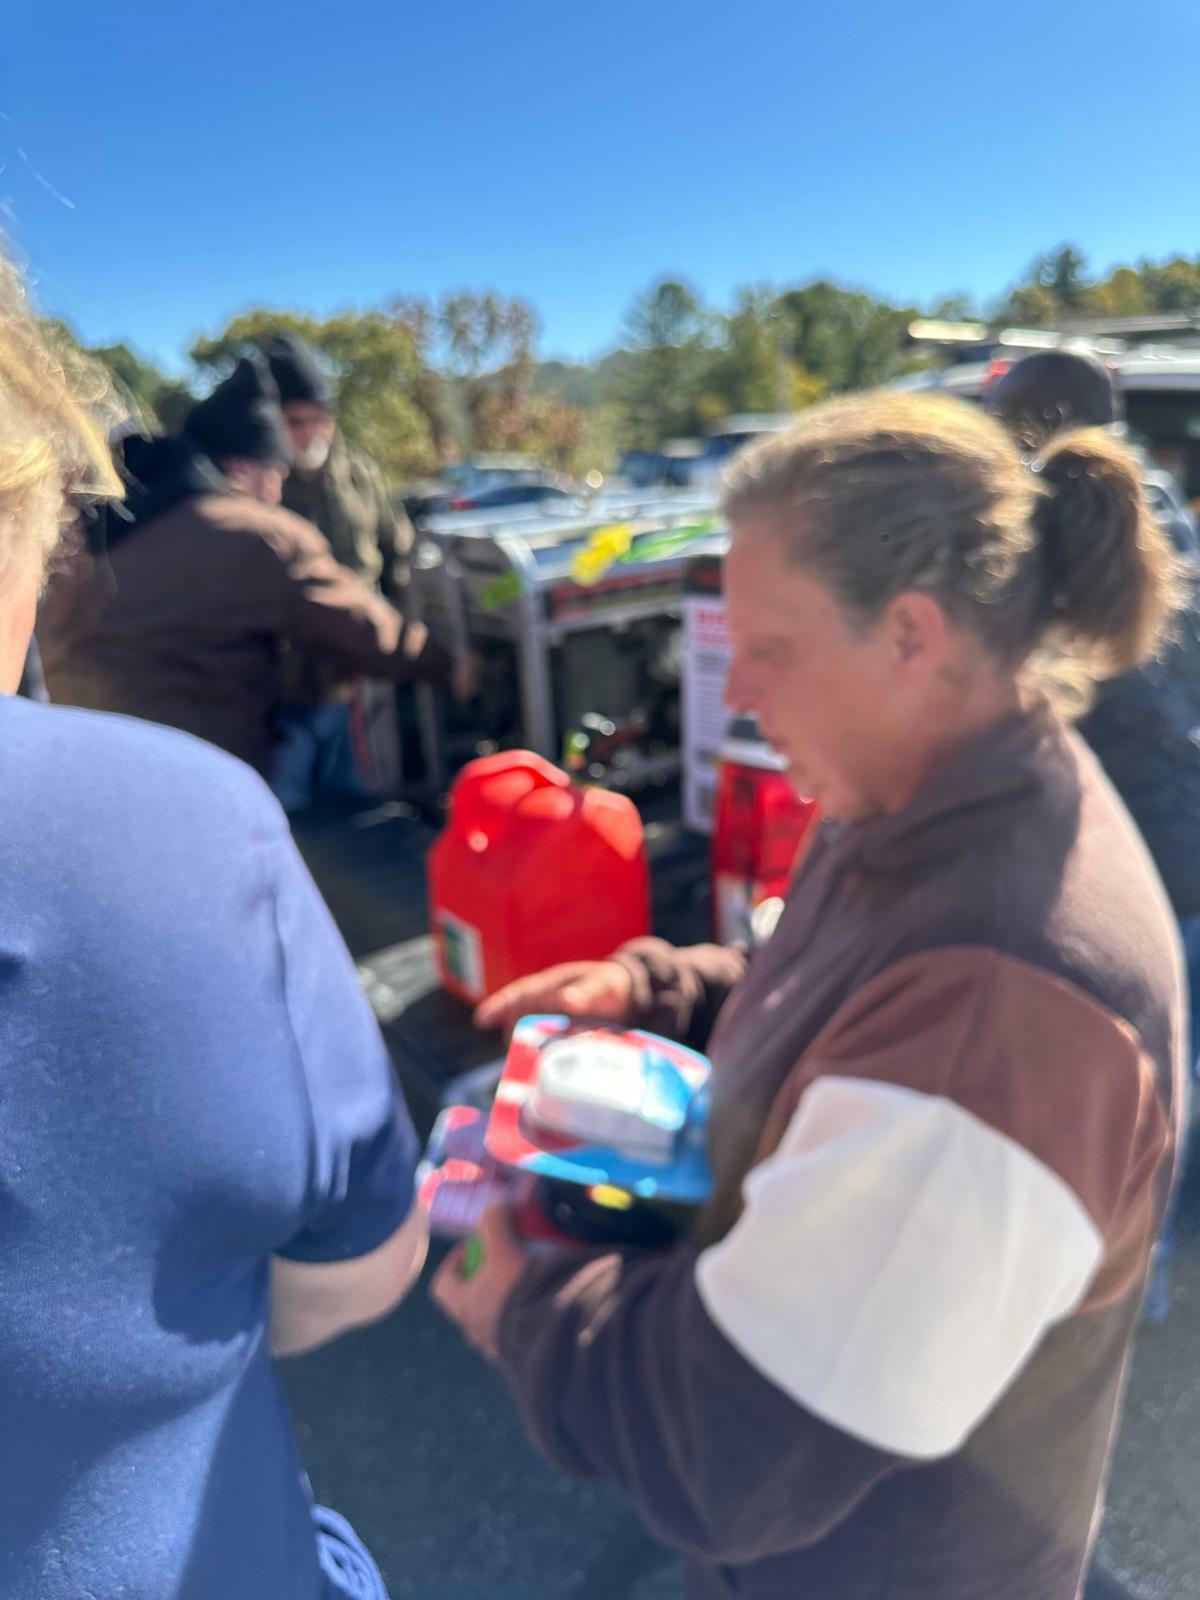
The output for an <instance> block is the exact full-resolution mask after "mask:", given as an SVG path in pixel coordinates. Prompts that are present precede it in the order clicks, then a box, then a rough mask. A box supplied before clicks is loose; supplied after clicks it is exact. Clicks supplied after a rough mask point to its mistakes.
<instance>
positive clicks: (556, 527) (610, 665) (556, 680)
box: [410, 491, 723, 790]
mask: <svg viewBox="0 0 1200 1600" xmlns="http://www.w3.org/2000/svg"><path fill="white" fill-rule="evenodd" d="M722 543H723V527H722V525H721V522H720V519H719V516H718V514H717V511H716V506H715V501H714V499H713V497H712V496H711V495H708V494H697V493H688V492H686V491H680V492H677V493H674V494H670V493H668V494H662V493H659V494H656V495H654V496H651V497H647V496H645V495H640V496H639V495H637V494H633V493H629V494H613V495H607V496H605V497H603V499H598V500H596V501H594V502H593V503H592V504H591V505H588V506H586V507H585V506H580V508H579V510H578V512H577V514H576V515H573V516H570V517H564V516H563V515H562V514H561V512H558V511H556V512H555V513H553V514H549V513H547V512H546V511H544V510H543V509H542V508H540V507H538V506H531V507H529V508H526V509H521V508H509V509H508V510H507V511H506V513H505V514H504V515H503V516H502V517H501V516H498V515H497V514H495V513H492V514H491V515H490V516H484V515H481V514H479V513H471V512H459V513H449V514H443V515H440V516H434V517H430V518H428V519H427V520H426V521H425V523H424V524H423V526H422V527H420V528H419V530H418V536H417V543H416V547H415V549H414V552H413V564H412V584H411V590H410V604H411V606H412V608H413V610H414V611H415V612H416V614H417V615H419V616H420V617H422V618H423V619H424V620H425V621H426V622H427V623H428V624H429V626H430V627H431V629H432V630H433V632H434V633H435V635H436V636H437V637H439V638H441V639H443V640H444V641H447V642H449V643H451V644H452V645H454V646H455V647H457V648H460V649H461V648H464V647H469V648H470V649H472V650H474V651H475V652H476V654H478V655H479V656H480V657H481V659H482V661H483V673H482V686H481V690H480V695H479V697H478V700H477V701H476V702H475V703H474V705H473V706H472V707H470V708H466V709H464V708H461V707H457V706H454V705H450V704H447V703H446V700H445V697H444V696H438V695H435V694H434V693H433V692H432V691H429V690H422V691H420V693H419V720H420V742H421V753H422V764H423V765H424V767H425V769H426V773H427V777H428V778H429V780H430V781H431V782H432V783H433V784H434V785H436V786H442V785H444V783H445V781H446V778H447V776H448V775H449V774H451V773H452V772H453V771H455V770H457V768H458V767H459V766H461V765H462V764H463V762H465V761H467V760H469V759H471V758H472V757H473V756H476V755H478V754H481V753H487V752H489V751H492V750H500V749H507V748H514V747H520V748H524V749H529V750H534V751H536V752H537V753H538V754H539V755H543V756H545V757H547V758H548V759H549V760H552V761H556V762H559V763H562V764H564V765H566V766H567V767H568V768H569V769H571V770H574V771H576V772H578V773H579V774H580V775H581V776H586V777H587V778H588V779H589V781H592V782H596V783H602V784H605V785H608V786H610V787H616V788H622V789H629V790H638V789H642V788H645V787H647V786H649V785H656V784H663V783H666V782H668V781H671V780H673V779H675V778H676V777H677V776H678V774H679V772H680V769H681V761H682V753H681V743H682V734H681V710H680V681H681V676H682V673H683V666H684V663H683V639H682V631H681V622H682V613H683V594H684V584H685V576H686V573H687V571H688V567H689V563H690V562H691V561H692V559H693V558H694V557H695V556H696V555H697V553H699V552H702V551H703V550H705V549H708V548H714V549H715V548H719V547H720V546H721V545H722Z"/></svg>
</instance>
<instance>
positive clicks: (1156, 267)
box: [1138, 256, 1200, 311]
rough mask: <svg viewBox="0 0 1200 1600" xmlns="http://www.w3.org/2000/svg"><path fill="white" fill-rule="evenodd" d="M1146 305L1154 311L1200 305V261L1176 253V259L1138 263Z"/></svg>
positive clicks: (1179, 309) (1186, 309)
mask: <svg viewBox="0 0 1200 1600" xmlns="http://www.w3.org/2000/svg"><path fill="white" fill-rule="evenodd" d="M1138 274H1139V276H1140V278H1141V280H1142V287H1143V290H1144V292H1145V298H1146V302H1147V308H1148V309H1149V310H1151V311H1194V310H1195V309H1196V308H1197V307H1198V306H1200V260H1196V261H1189V260H1188V259H1187V258H1186V257H1185V256H1176V258H1175V259H1174V260H1173V261H1163V262H1160V263H1157V264H1155V263H1154V262H1150V261H1141V262H1139V263H1138Z"/></svg>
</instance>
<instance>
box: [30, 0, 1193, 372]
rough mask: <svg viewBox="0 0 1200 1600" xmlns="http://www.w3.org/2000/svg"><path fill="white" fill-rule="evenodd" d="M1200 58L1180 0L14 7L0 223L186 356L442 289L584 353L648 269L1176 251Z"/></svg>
mask: <svg viewBox="0 0 1200 1600" xmlns="http://www.w3.org/2000/svg"><path fill="white" fill-rule="evenodd" d="M1198 52H1200V6H1197V5H1196V4H1195V0H1139V3H1137V4H1132V3H1130V0H1041V3H1039V4H1037V5H1033V4H1029V3H1027V0H1016V3H1011V4H996V3H992V0H986V3H975V4H972V3H970V0H967V3H964V0H912V3H910V4H909V5H907V6H900V5H890V4H883V3H880V0H860V3H856V0H848V3H847V0H842V3H839V4H833V5H823V4H821V3H820V0H777V3H774V4H771V3H768V0H740V3H734V0H722V3H720V4H712V3H710V0H693V3H691V4H677V3H675V0H640V3H630V0H602V3H595V0H554V3H550V0H508V3H499V0H493V3H491V4H486V5H484V4H481V3H479V0H456V3H453V0H452V3H451V4H442V5H439V6H435V5H433V4H426V5H420V6H418V5H414V4H412V3H411V0H390V3H384V4H368V3H365V0H340V3H339V0H322V3H320V4H317V3H315V0H291V3H290V4H283V3H280V0H242V3H240V4H230V3H228V0H194V3H193V0H154V3H146V0H118V3H110V0H25V3H22V4H14V5H13V6H11V7H10V8H9V10H8V13H7V14H6V17H5V22H4V28H3V38H2V43H0V112H2V113H3V115H4V118H5V119H7V120H3V121H0V160H2V161H3V162H4V163H5V166H4V171H3V173H2V174H0V202H2V203H3V207H4V210H3V212H2V213H0V219H2V221H3V226H4V228H5V230H6V231H7V232H8V234H9V237H10V240H11V241H12V242H13V244H14V245H15V247H16V249H17V251H18V252H19V254H20V255H21V256H22V257H23V258H24V259H25V260H26V262H27V263H28V264H29V266H30V268H31V270H32V272H33V274H34V275H35V277H36V279H37V281H38V293H39V296H40V299H41V301H42V303H43V304H44V305H45V306H46V307H47V308H48V309H50V310H53V311H56V312H58V313H60V314H62V315H65V316H67V317H69V318H70V319H71V320H72V321H73V322H74V323H75V324H76V325H77V326H78V327H79V329H80V330H81V332H82V333H83V334H84V335H85V336H86V337H87V338H89V339H91V340H93V341H100V340H109V339H116V338H126V339H128V340H130V341H131V342H133V343H134V344H135V345H137V346H139V347H141V348H142V349H143V350H145V351H146V352H147V353H150V354H152V355H155V356H157V357H159V358H164V359H167V360H168V361H170V362H171V363H172V364H178V363H179V362H180V361H181V360H182V357H183V352H184V351H185V349H186V346H187V343H188V341H189V340H190V338H191V337H192V336H194V335H195V334H196V333H197V332H200V331H207V330H216V329H217V328H218V327H219V326H220V325H221V324H222V323H223V321H224V320H225V319H226V318H227V317H228V316H229V315H230V314H231V313H233V312H234V311H236V310H238V309H240V308H242V307H244V306H246V305H248V304H252V303H260V304H271V305H281V306H295V307H304V308H309V309H313V310H317V311H325V310H333V309H336V308H338V307H341V306H345V305H351V304H356V305H366V304H370V303H372V302H377V301H380V300H383V299H385V298H386V297H387V296H388V295H390V294H392V293H394V292H397V291H401V292H408V293H413V292H423V293H430V294H436V293H439V292H441V291H443V290H446V289H451V288H459V287H494V288H496V289H498V290H501V291H503V292H505V293H509V294H521V295H524V296H526V297H527V298H529V299H530V300H531V301H532V302H533V303H534V304H535V306H536V307H537V309H538V311H539V312H540V314H541V317H542V320H543V326H544V333H543V338H542V349H543V351H544V352H545V353H546V354H567V355H585V354H589V353H594V352H595V351H597V350H599V349H601V348H603V347H604V346H606V345H607V344H609V343H610V342H611V341H612V340H613V339H614V338H615V335H616V333H617V330H618V327H619V324H620V319H621V315H622V312H623V310H624V308H625V306H626V305H627V303H628V302H629V300H630V298H631V297H632V296H633V295H634V294H635V293H636V292H637V291H638V290H639V289H640V288H641V287H643V286H644V285H645V284H646V283H647V282H648V281H649V280H650V279H651V278H652V277H654V276H655V275H657V274H660V273H663V272H668V273H673V274H674V273H678V274H683V275H685V276H687V277H688V278H690V279H691V280H692V281H693V282H694V283H695V284H696V285H697V286H698V287H699V288H700V289H701V290H702V292H703V293H704V294H705V295H706V297H708V298H709V299H710V300H712V301H714V302H717V303H720V302H721V301H722V300H724V299H726V298H727V297H728V295H729V293H730V291H731V290H732V288H733V287H734V286H735V285H736V284H739V283H745V282H751V283H754V282H766V281H770V282H775V283H784V282H797V281H802V280H804V279H806V278H809V277H811V276H813V275H815V274H818V273H825V274H831V275H834V276H836V277H837V278H839V279H841V280H843V281H846V282H850V283H856V284H861V285H864V286H866V287H869V288H872V289H874V290H877V291H879V292H881V293H885V294H888V295H891V296H895V297H897V298H903V299H913V300H918V301H920V300H924V299H928V298H930V297H932V296H934V295H936V294H938V293H940V292H943V291H952V290H958V289H965V290H967V291H970V292H973V293H975V294H977V295H981V296H984V297H990V296H991V295H994V294H996V293H998V292H999V291H1000V290H1001V289H1003V287H1004V286H1005V285H1006V284H1007V283H1008V282H1009V281H1010V280H1011V279H1012V278H1013V277H1014V276H1015V275H1016V274H1017V273H1018V272H1019V271H1020V269H1021V268H1022V267H1023V266H1024V265H1025V264H1026V263H1027V261H1028V260H1029V259H1030V258H1031V257H1032V256H1033V255H1034V254H1035V253H1036V252H1038V251H1039V250H1041V249H1043V248H1047V247H1049V246H1052V245H1054V244H1056V243H1058V242H1060V241H1062V240H1066V239H1069V240H1072V241H1076V242H1078V243H1079V244H1080V245H1081V246H1082V247H1083V248H1084V250H1085V251H1086V252H1087V254H1088V255H1089V257H1090V258H1091V259H1092V261H1093V262H1094V264H1096V265H1097V266H1107V265H1110V264H1112V263H1114V262H1116V261H1117V260H1121V259H1127V258H1130V257H1132V256H1136V255H1140V254H1150V255H1162V254H1167V253H1175V252H1180V251H1182V252H1186V253H1189V254H1194V253H1196V252H1197V251H1198V250H1200V220H1198V209H1197V199H1198V198H1200V94H1198V92H1197V57H1198ZM22 151H23V152H24V156H22V154H21V152H22ZM64 202H69V204H68V203H64Z"/></svg>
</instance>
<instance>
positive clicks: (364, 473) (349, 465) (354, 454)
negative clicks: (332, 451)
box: [341, 439, 383, 492]
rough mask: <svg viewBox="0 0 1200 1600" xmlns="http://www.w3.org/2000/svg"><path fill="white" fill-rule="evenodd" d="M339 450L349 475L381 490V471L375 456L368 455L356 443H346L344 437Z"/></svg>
mask: <svg viewBox="0 0 1200 1600" xmlns="http://www.w3.org/2000/svg"><path fill="white" fill-rule="evenodd" d="M341 451H342V459H343V460H344V462H345V464H346V470H347V471H348V472H349V473H350V475H351V477H353V478H356V479H357V480H358V481H359V482H361V483H365V484H369V485H370V486H371V488H372V489H378V490H380V491H381V492H382V490H383V471H382V469H381V468H380V466H379V463H378V462H377V461H376V460H375V458H374V457H373V456H369V455H368V454H367V452H366V451H365V450H360V449H359V447H358V446H357V445H355V444H348V443H347V442H346V441H345V439H343V440H342V442H341Z"/></svg>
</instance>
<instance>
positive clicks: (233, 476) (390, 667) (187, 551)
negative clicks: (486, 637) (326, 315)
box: [38, 360, 455, 774]
mask: <svg viewBox="0 0 1200 1600" xmlns="http://www.w3.org/2000/svg"><path fill="white" fill-rule="evenodd" d="M290 454H291V445H290V441H289V438H288V434H287V429H286V426H285V424H284V420H283V416H282V414H281V412H280V409H279V403H278V395H277V391H276V390H275V386H274V383H273V381H272V379H271V377H270V374H269V372H268V371H267V370H266V368H265V367H264V366H263V364H262V363H261V362H257V361H252V360H243V361H241V362H239V364H238V366H237V368H236V370H235V371H234V373H233V374H232V375H231V376H230V377H229V378H227V379H226V380H225V381H224V382H223V383H221V384H220V385H218V387H217V388H216V390H214V392H213V394H212V395H211V396H209V398H208V399H207V400H204V401H201V402H200V403H199V404H198V405H197V406H196V407H195V408H194V409H193V411H192V412H191V414H190V416H189V418H188V421H187V423H186V425H185V428H184V430H183V433H182V435H181V436H180V437H178V438H171V439H157V440H153V441H146V440H142V439H137V438H131V439H128V440H126V442H125V449H124V462H125V468H126V472H127V475H128V476H129V478H130V480H131V487H130V490H129V493H128V495H127V497H126V501H125V504H124V506H123V507H122V508H120V510H119V514H110V515H109V516H108V517H107V518H106V519H104V520H103V521H102V522H100V521H97V522H93V523H91V524H90V525H89V526H88V527H87V529H86V531H85V536H84V537H82V538H81V539H80V540H79V541H78V548H77V549H76V550H75V552H74V554H73V556H72V557H71V558H70V559H69V560H67V561H66V562H65V563H64V565H63V567H62V569H61V570H60V571H59V572H58V573H57V574H56V575H55V576H54V578H53V579H52V580H51V583H50V585H49V588H48V590H47V593H46V595H45V598H44V600H43V604H42V608H41V612H40V615H39V621H38V642H39V646H40V649H41V653H42V660H43V666H44V669H45V675H46V683H47V687H48V689H49V692H50V696H51V699H53V700H55V701H58V702H61V703H64V704H68V705H76V706H83V707H87V708H90V709H92V710H97V711H117V712H124V713H126V714H128V715H130V716H135V717H143V718H146V719H147V720H149V721H151V722H161V723H165V724H167V725H168V726H171V727H175V728H181V729H183V730H184V731H185V732H187V733H192V734H195V735H197V736H198V737H199V738H202V739H207V740H208V741H209V742H210V743H212V744H215V745H219V746H220V747H221V748H222V749H224V750H228V751H229V752H230V753H231V754H233V755H236V756H240V757H241V758H242V760H244V761H247V762H249V763H250V765H251V766H253V767H256V768H257V769H258V770H259V771H260V772H262V773H264V774H266V773H268V772H269V770H270V766H271V760H272V749H273V739H274V730H273V718H274V716H275V713H276V710H277V708H278V705H279V700H280V686H281V682H282V674H283V670H284V663H285V659H286V655H287V652H288V651H289V650H292V649H296V650H301V651H303V652H304V653H305V654H306V655H307V656H311V657H318V658H320V659H322V660H325V661H327V662H329V663H330V665H331V667H335V668H337V669H338V670H343V671H344V672H345V673H346V674H347V675H349V676H353V675H355V674H359V673H363V674H369V675H370V676H372V677H376V678H390V679H392V680H394V681H396V682H408V681H413V680H416V679H424V680H427V681H432V682H449V681H451V680H452V678H453V676H454V672H455V668H454V663H453V662H452V660H451V658H450V656H449V655H448V654H447V653H446V652H445V651H444V650H442V649H441V647H440V646H439V645H438V644H437V643H436V642H435V641H434V640H433V639H432V638H431V637H430V636H429V634H428V632H427V630H426V629H425V627H424V626H423V625H422V624H421V623H419V622H410V621H406V620H405V618H404V617H403V616H402V615H401V614H400V613H399V612H398V611H397V610H395V608H394V607H393V606H391V605H389V604H388V602H387V601H386V600H384V599H383V598H382V597H381V596H379V595H378V594H376V593H373V592H372V591H371V590H370V589H369V588H368V587H367V586H366V584H364V583H363V582H362V580H361V579H359V578H358V577H356V576H355V574H354V573H352V572H350V571H349V570H348V569H347V568H345V567H343V566H341V565H339V563H338V562H337V561H336V560H335V559H334V557H333V553H332V551H331V550H330V547H329V544H328V541H327V540H326V539H325V538H324V537H323V536H322V535H321V534H320V533H319V532H318V531H317V529H316V528H314V527H313V526H312V525H311V524H310V523H307V522H305V521H304V520H303V519H302V518H300V517H297V516H295V515H294V514H293V513H291V512H290V511H286V510H284V509H283V508H282V507H281V506H280V505H279V504H278V501H279V496H280V490H281V486H282V480H283V474H284V471H285V470H286V466H287V463H288V461H289V459H290Z"/></svg>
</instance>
